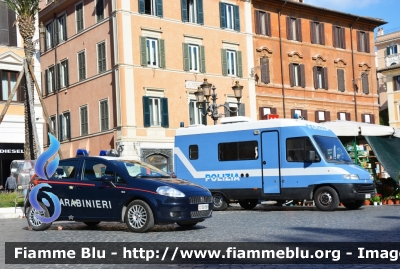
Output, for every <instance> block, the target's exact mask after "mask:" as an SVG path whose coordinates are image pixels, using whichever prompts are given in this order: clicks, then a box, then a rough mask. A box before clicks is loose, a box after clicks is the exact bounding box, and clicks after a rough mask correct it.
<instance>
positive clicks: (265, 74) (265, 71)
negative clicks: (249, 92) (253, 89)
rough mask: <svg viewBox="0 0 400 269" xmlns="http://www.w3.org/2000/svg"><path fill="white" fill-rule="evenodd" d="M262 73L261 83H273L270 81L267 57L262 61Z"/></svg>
mask: <svg viewBox="0 0 400 269" xmlns="http://www.w3.org/2000/svg"><path fill="white" fill-rule="evenodd" d="M260 71H261V82H262V83H264V84H268V83H270V82H271V79H270V73H269V72H270V69H269V59H268V58H267V57H263V58H261V59H260Z"/></svg>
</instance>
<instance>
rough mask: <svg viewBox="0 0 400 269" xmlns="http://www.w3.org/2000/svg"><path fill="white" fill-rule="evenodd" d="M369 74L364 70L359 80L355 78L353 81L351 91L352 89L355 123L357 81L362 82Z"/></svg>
mask: <svg viewBox="0 0 400 269" xmlns="http://www.w3.org/2000/svg"><path fill="white" fill-rule="evenodd" d="M368 74H369V69H367V70H365V71H364V72H363V73H362V74H361V77H360V78H355V79H353V89H354V112H355V114H356V121H358V116H357V92H358V85H357V81H359V80H361V81H362V80H363V79H364V77H365V76H366V77H368Z"/></svg>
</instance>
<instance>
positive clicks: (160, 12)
mask: <svg viewBox="0 0 400 269" xmlns="http://www.w3.org/2000/svg"><path fill="white" fill-rule="evenodd" d="M156 16H157V17H160V18H162V17H163V2H162V0H156Z"/></svg>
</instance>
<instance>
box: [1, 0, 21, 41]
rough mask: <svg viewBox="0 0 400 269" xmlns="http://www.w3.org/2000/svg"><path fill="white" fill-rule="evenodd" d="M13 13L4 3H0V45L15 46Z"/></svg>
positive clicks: (14, 17)
mask: <svg viewBox="0 0 400 269" xmlns="http://www.w3.org/2000/svg"><path fill="white" fill-rule="evenodd" d="M15 20H16V15H15V12H14V11H13V10H12V9H10V8H9V7H8V6H7V4H6V3H5V2H4V1H0V44H1V45H5V46H17V26H16V24H14V22H15Z"/></svg>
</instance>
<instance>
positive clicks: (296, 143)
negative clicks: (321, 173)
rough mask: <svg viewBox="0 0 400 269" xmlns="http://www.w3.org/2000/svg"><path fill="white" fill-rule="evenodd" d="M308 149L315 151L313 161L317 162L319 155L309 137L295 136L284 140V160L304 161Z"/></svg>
mask: <svg viewBox="0 0 400 269" xmlns="http://www.w3.org/2000/svg"><path fill="white" fill-rule="evenodd" d="M310 151H314V152H315V160H314V161H313V162H319V161H320V157H319V156H318V153H317V151H316V150H315V148H314V145H313V144H312V143H311V140H310V138H308V137H296V138H288V139H287V140H286V160H287V161H288V162H305V161H306V160H307V154H309V152H310Z"/></svg>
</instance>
